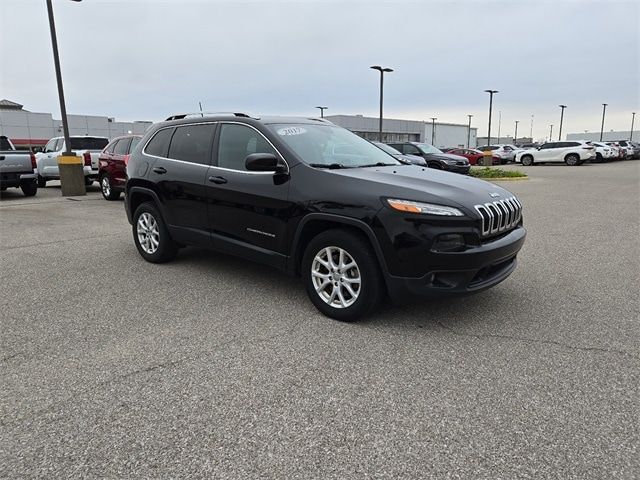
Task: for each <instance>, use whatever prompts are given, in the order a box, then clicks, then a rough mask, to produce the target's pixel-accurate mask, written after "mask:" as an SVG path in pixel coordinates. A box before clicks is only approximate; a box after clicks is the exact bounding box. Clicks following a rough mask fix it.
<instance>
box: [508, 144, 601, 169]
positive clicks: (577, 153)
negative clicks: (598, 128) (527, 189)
mask: <svg viewBox="0 0 640 480" xmlns="http://www.w3.org/2000/svg"><path fill="white" fill-rule="evenodd" d="M595 158H596V149H595V147H594V146H593V145H592V144H591V143H590V142H547V143H544V144H542V145H540V147H538V148H537V149H536V150H525V151H523V152H519V153H518V154H517V155H516V161H517V162H520V163H522V165H525V166H528V165H533V164H534V163H551V162H564V163H566V164H567V165H570V166H575V165H582V164H583V163H584V162H587V161H589V160H593V159H595Z"/></svg>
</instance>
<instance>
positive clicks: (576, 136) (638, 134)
mask: <svg viewBox="0 0 640 480" xmlns="http://www.w3.org/2000/svg"><path fill="white" fill-rule="evenodd" d="M630 138H631V130H627V131H623V132H614V131H610V132H603V134H602V140H603V141H605V142H609V141H611V142H615V141H617V140H629V139H630ZM567 140H586V141H587V142H598V141H599V140H600V132H586V133H568V134H567ZM633 141H634V142H640V131H638V130H633Z"/></svg>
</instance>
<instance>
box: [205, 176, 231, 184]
mask: <svg viewBox="0 0 640 480" xmlns="http://www.w3.org/2000/svg"><path fill="white" fill-rule="evenodd" d="M209 181H210V182H213V183H217V184H218V185H221V184H223V183H227V179H226V178H224V177H209Z"/></svg>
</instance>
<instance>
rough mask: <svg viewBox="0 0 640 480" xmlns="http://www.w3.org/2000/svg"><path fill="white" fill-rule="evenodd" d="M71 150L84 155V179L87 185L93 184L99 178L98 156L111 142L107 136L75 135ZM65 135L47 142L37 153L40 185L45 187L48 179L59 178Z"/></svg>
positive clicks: (72, 139)
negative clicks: (60, 158)
mask: <svg viewBox="0 0 640 480" xmlns="http://www.w3.org/2000/svg"><path fill="white" fill-rule="evenodd" d="M70 140H71V150H72V151H73V152H74V153H75V154H76V155H78V156H80V157H82V160H83V164H84V165H83V170H84V179H85V183H86V184H87V185H91V184H92V183H93V182H94V181H95V180H97V179H98V157H99V156H100V152H101V151H102V149H103V148H104V147H106V146H107V144H108V143H109V139H108V138H106V137H90V136H73V137H71V138H70ZM65 150H66V149H65V145H64V137H55V138H52V139H51V140H49V141H48V142H47V144H46V145H45V147H44V149H43V150H42V152H39V153H37V154H36V164H37V165H38V186H39V187H44V186H46V184H47V181H48V180H58V179H59V178H60V172H59V171H58V157H59V156H60V155H62V153H63V152H64V151H65Z"/></svg>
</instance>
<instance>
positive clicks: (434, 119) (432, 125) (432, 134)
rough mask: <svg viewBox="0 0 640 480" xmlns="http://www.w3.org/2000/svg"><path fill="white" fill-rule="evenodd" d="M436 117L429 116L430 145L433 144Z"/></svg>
mask: <svg viewBox="0 0 640 480" xmlns="http://www.w3.org/2000/svg"><path fill="white" fill-rule="evenodd" d="M436 120H437V118H436V117H431V145H434V146H435V141H436Z"/></svg>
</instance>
